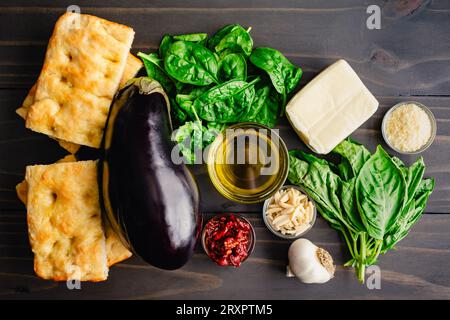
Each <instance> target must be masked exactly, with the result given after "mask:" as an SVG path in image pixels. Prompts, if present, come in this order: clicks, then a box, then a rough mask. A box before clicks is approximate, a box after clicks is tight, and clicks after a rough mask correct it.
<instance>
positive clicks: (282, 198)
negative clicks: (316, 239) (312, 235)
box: [263, 185, 317, 240]
mask: <svg viewBox="0 0 450 320" xmlns="http://www.w3.org/2000/svg"><path fill="white" fill-rule="evenodd" d="M316 215H317V212H316V205H315V203H314V201H313V200H312V199H311V198H310V197H309V196H308V195H307V194H306V192H305V191H304V190H303V189H302V188H300V187H298V186H294V185H286V186H283V187H282V188H281V189H280V190H278V191H277V192H276V193H275V195H273V196H272V197H270V198H269V199H267V200H266V201H265V202H264V206H263V219H264V223H265V224H266V226H267V228H268V229H269V230H270V231H271V232H272V233H273V234H275V235H277V236H278V237H281V238H283V239H289V240H292V239H297V238H300V237H301V236H303V235H305V234H306V233H307V232H308V231H309V230H310V229H311V228H312V226H313V225H314V222H315V221H316Z"/></svg>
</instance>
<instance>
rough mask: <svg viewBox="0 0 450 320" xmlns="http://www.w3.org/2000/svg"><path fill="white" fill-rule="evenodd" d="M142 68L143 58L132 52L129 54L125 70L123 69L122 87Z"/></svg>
mask: <svg viewBox="0 0 450 320" xmlns="http://www.w3.org/2000/svg"><path fill="white" fill-rule="evenodd" d="M141 68H142V60H141V59H139V58H138V57H136V56H134V55H132V54H131V53H130V54H128V57H127V63H126V65H125V70H123V74H122V78H121V79H120V88H122V87H123V86H124V85H125V84H126V83H127V81H128V80H130V79H133V78H134V77H135V76H136V75H137V73H138V72H139V70H141Z"/></svg>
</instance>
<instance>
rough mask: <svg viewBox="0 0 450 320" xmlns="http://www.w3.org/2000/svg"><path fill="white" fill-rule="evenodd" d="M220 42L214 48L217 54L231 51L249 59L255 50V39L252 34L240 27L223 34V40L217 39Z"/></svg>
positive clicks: (237, 26)
mask: <svg viewBox="0 0 450 320" xmlns="http://www.w3.org/2000/svg"><path fill="white" fill-rule="evenodd" d="M217 40H219V42H218V43H217V44H216V45H215V46H214V50H215V51H216V52H221V51H223V50H226V49H230V50H232V51H233V52H242V53H243V54H245V55H246V56H247V57H248V56H250V54H251V53H252V49H253V39H252V37H251V36H250V33H249V32H248V31H247V30H245V29H244V28H242V27H241V26H240V25H235V26H233V27H232V28H231V29H229V31H228V32H227V33H224V34H222V38H221V39H218V38H216V41H217Z"/></svg>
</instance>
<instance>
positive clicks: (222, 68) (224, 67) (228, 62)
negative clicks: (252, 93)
mask: <svg viewBox="0 0 450 320" xmlns="http://www.w3.org/2000/svg"><path fill="white" fill-rule="evenodd" d="M219 79H220V80H221V81H227V80H233V79H236V80H243V81H245V80H246V79H247V62H246V61H245V58H244V57H243V56H242V55H241V54H238V53H231V54H228V55H227V56H225V57H224V58H223V59H222V60H220V62H219Z"/></svg>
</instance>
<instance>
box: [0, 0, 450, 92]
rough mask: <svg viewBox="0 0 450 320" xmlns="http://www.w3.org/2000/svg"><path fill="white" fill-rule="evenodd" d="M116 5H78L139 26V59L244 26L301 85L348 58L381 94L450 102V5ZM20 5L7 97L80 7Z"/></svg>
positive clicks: (11, 7)
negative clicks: (286, 63) (289, 65)
mask: <svg viewBox="0 0 450 320" xmlns="http://www.w3.org/2000/svg"><path fill="white" fill-rule="evenodd" d="M25 3H26V4H25ZM111 3H112V4H110V2H108V1H96V2H95V5H93V2H89V1H87V2H80V3H78V4H79V5H80V7H81V10H82V12H84V13H92V14H95V15H99V16H101V17H104V18H107V19H111V20H113V21H118V22H122V23H125V24H127V25H130V26H132V27H133V28H134V29H135V31H136V38H135V42H134V46H133V48H134V51H139V50H144V51H148V50H151V49H152V48H153V49H154V48H156V47H157V46H158V43H159V40H160V38H161V36H162V35H163V34H164V33H173V34H176V33H180V32H205V31H206V32H209V33H212V32H214V31H215V30H217V29H218V28H219V27H221V26H222V25H224V24H227V23H241V24H242V25H244V26H252V27H253V30H252V36H253V38H254V40H255V45H257V46H268V45H269V46H272V47H275V48H277V49H279V50H281V51H282V52H283V53H285V54H286V55H287V57H288V58H289V59H291V60H292V61H293V62H294V63H296V64H298V65H300V66H302V68H303V69H304V71H305V74H304V77H303V79H302V83H303V84H304V83H305V82H306V81H309V80H310V79H311V78H312V77H313V76H314V75H315V74H316V73H317V72H318V71H320V70H321V69H323V68H324V67H325V66H327V65H329V64H330V63H331V62H333V61H335V60H336V59H338V58H341V57H344V58H346V59H347V60H348V61H349V62H350V63H351V64H352V66H353V67H354V68H355V69H356V71H357V72H358V74H359V75H360V76H361V78H362V79H363V80H364V81H365V82H366V84H367V85H368V87H369V88H370V89H371V90H372V91H373V92H374V93H375V94H378V95H416V94H422V95H445V94H448V92H449V91H450V76H449V75H450V63H449V61H450V50H449V49H450V42H449V41H448V32H449V30H450V10H449V9H450V3H449V2H446V1H434V2H431V1H426V0H416V1H411V0H410V1H400V2H399V3H401V4H396V3H397V2H395V1H387V2H386V1H380V0H379V1H332V2H330V1H314V2H310V1H307V0H305V1H248V2H247V1H230V2H228V1H227V2H223V1H207V2H204V1H194V2H189V3H187V2H183V1H174V2H171V1H157V2H155V3H154V4H153V3H152V5H151V6H150V5H148V3H147V2H144V1H137V2H133V3H128V2H127V3H126V5H125V3H123V2H119V1H113V2H111ZM192 3H194V5H192ZM225 3H226V4H225ZM369 3H370V4H376V3H378V4H379V5H380V6H381V7H382V9H383V14H384V15H383V20H382V29H381V30H368V29H367V27H366V18H367V14H366V12H365V10H366V8H367V5H368V4H369ZM445 3H446V4H445ZM20 4H22V3H21V2H17V3H16V2H8V1H5V2H2V4H1V6H2V7H0V30H8V32H2V33H1V34H0V46H1V51H0V88H12V87H25V88H28V87H30V86H31V84H32V83H33V82H34V81H35V79H36V77H37V75H38V72H39V69H40V66H41V64H42V60H43V57H44V53H45V47H46V44H47V40H48V37H49V35H50V33H51V31H52V28H53V24H54V22H55V21H56V19H57V17H58V16H59V15H61V14H62V13H63V12H64V10H65V9H66V7H67V6H68V5H70V4H72V3H71V2H70V1H58V2H56V1H47V3H46V4H42V2H36V1H27V2H24V3H23V5H24V6H20ZM206 4H207V5H206ZM25 5H26V6H25ZM324 21H326V23H324ZM11 26H14V28H13V27H11Z"/></svg>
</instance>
